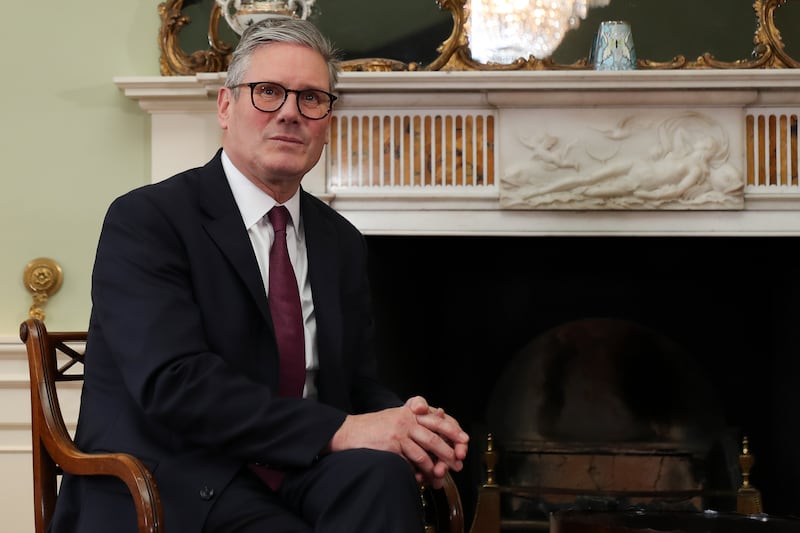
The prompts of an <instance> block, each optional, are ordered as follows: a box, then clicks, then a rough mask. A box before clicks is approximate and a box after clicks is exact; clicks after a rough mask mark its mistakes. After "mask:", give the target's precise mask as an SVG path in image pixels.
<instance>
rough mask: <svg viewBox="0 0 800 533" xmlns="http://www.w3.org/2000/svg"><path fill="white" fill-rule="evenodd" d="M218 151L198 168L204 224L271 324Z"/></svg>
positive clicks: (262, 288) (244, 231)
mask: <svg viewBox="0 0 800 533" xmlns="http://www.w3.org/2000/svg"><path fill="white" fill-rule="evenodd" d="M220 154H221V152H218V153H217V155H216V157H214V159H212V160H211V161H210V162H209V163H208V164H207V165H206V166H205V167H203V168H202V169H201V170H200V172H201V173H202V179H200V180H198V182H199V183H200V184H201V185H200V186H201V187H202V190H201V191H200V201H201V204H202V207H203V210H204V211H205V212H206V213H207V214H208V220H207V221H206V222H205V223H204V224H203V226H204V228H205V230H206V231H207V232H208V234H209V236H210V237H211V239H212V240H213V241H214V242H215V243H216V245H217V246H218V247H219V249H220V251H221V252H222V254H223V255H224V256H225V257H226V258H227V259H228V261H229V263H230V265H231V268H232V269H233V270H234V271H235V272H236V274H237V275H238V276H239V278H240V279H241V280H242V282H243V283H244V285H245V286H246V287H247V290H248V292H249V293H250V295H251V296H252V298H253V300H254V302H255V304H256V306H258V309H259V311H261V314H262V315H263V317H264V319H265V320H266V321H267V322H268V323H270V324H271V323H272V319H271V317H270V314H269V306H268V305H267V298H266V291H265V289H264V281H263V280H262V279H261V272H260V271H259V269H258V262H257V261H256V258H255V255H254V253H253V246H252V244H251V243H250V237H249V236H248V235H247V230H246V229H245V228H244V224H243V223H242V215H241V213H239V208H238V207H237V206H236V200H234V198H233V193H232V192H231V189H230V186H229V185H228V181H227V179H226V178H225V172H224V170H223V169H222V162H221V160H220Z"/></svg>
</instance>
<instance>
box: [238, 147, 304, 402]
mask: <svg viewBox="0 0 800 533" xmlns="http://www.w3.org/2000/svg"><path fill="white" fill-rule="evenodd" d="M222 168H223V169H225V176H226V177H227V178H228V184H229V185H230V187H231V191H233V198H234V199H235V200H236V205H237V206H238V207H239V212H240V213H241V215H242V221H244V226H245V228H247V234H248V235H249V236H250V242H251V243H252V244H253V251H254V252H255V254H256V260H257V261H258V268H259V270H261V277H262V279H263V280H264V291H265V292H267V293H269V250H270V248H271V246H272V242H273V240H274V239H275V232H274V231H273V229H272V224H270V223H269V219H268V218H267V213H268V212H269V210H270V209H272V208H273V207H274V206H275V205H276V202H275V200H274V199H273V198H272V197H271V196H270V195H268V194H267V193H265V192H264V191H262V190H261V189H259V188H258V187H256V185H255V184H253V182H251V181H250V180H249V179H247V178H246V177H245V176H244V174H242V173H241V172H240V171H239V169H237V168H236V167H235V166H234V165H233V163H232V162H231V160H230V158H228V155H227V154H226V153H225V152H224V151H223V152H222ZM282 205H284V206H285V207H286V209H288V210H289V215H290V216H291V222H290V223H289V224H287V226H286V244H287V246H288V247H289V259H290V260H291V262H292V266H293V267H294V274H295V277H296V278H297V288H298V290H299V291H300V304H301V305H302V308H303V331H304V334H305V348H306V350H305V351H306V384H305V388H304V389H303V396H305V397H307V398H314V397H316V395H317V390H316V386H315V377H316V374H317V369H318V368H319V364H318V363H319V357H318V355H317V322H316V319H315V317H314V302H313V300H312V297H311V281H310V280H309V277H308V254H307V252H306V241H305V232H304V231H303V221H302V220H301V219H300V192H299V190H298V192H297V194H295V195H294V196H292V197H291V198H290V199H289V200H288V201H286V202H285V203H283V204H282ZM267 296H268V297H269V294H267Z"/></svg>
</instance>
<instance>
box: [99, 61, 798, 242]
mask: <svg viewBox="0 0 800 533" xmlns="http://www.w3.org/2000/svg"><path fill="white" fill-rule="evenodd" d="M224 80H225V73H203V74H197V75H194V76H176V77H161V76H150V77H117V78H115V79H114V82H115V83H116V85H117V86H118V87H119V88H120V89H121V90H122V91H123V92H124V94H125V96H127V97H128V98H131V99H133V100H136V101H138V103H139V105H140V107H141V108H142V109H143V110H145V111H146V112H148V113H149V114H150V115H151V127H152V130H151V135H152V162H151V170H152V178H153V180H154V181H157V180H159V179H163V178H164V177H166V176H169V175H172V174H174V173H175V172H178V171H180V170H183V169H184V168H188V167H191V166H197V165H200V164H203V163H204V162H205V161H206V160H207V159H208V157H209V155H210V154H212V153H213V152H214V151H215V150H216V149H217V148H218V146H219V140H220V133H219V126H218V124H217V122H216V115H215V111H216V109H215V102H216V94H217V91H218V89H219V87H220V86H221V85H222V84H223V83H224ZM337 92H338V93H339V95H340V100H339V101H338V102H337V108H336V116H337V117H338V120H340V121H341V122H342V125H343V126H347V125H348V124H350V126H349V127H341V126H340V128H341V132H340V133H341V134H342V135H350V136H353V135H360V137H358V138H355V137H352V138H350V137H348V138H345V137H342V138H341V139H339V142H338V143H337V142H336V141H335V140H334V142H332V144H331V145H330V146H329V148H328V150H327V151H326V157H325V158H324V160H323V161H321V162H320V164H319V165H317V167H316V168H315V169H313V170H312V171H311V173H309V175H307V176H306V178H305V180H304V187H305V188H306V189H307V190H309V191H310V192H312V193H314V194H316V195H318V196H320V197H322V198H324V199H326V200H327V201H329V202H330V203H331V205H333V207H334V208H336V209H337V210H338V211H340V212H341V213H342V214H344V215H345V216H346V217H347V218H349V219H350V220H351V221H353V222H354V223H355V224H356V225H357V226H358V227H359V228H360V229H361V230H362V231H364V232H365V233H367V234H415V235H443V234H446V235H720V236H722V235H726V236H727V235H754V236H755V235H780V236H792V235H800V184H798V176H797V172H798V169H797V160H798V154H797V151H798V148H797V117H798V115H800V71H799V70H794V69H767V70H677V71H670V70H642V71H627V72H594V71H536V72H531V71H514V72H500V71H491V72H460V71H458V72H455V71H453V72H385V73H377V72H364V73H359V72H345V73H342V74H341V76H340V83H339V85H338V87H337ZM688 114H693V115H694V116H701V117H702V118H703V120H705V121H707V122H708V123H709V124H711V123H713V124H714V127H715V128H717V129H716V130H715V131H724V132H725V133H724V135H725V139H724V142H725V143H726V145H728V148H729V155H728V159H727V163H729V164H730V165H732V166H733V167H735V168H737V169H739V171H740V173H742V174H744V175H745V178H744V179H745V181H744V183H745V185H744V187H743V190H742V191H741V193H740V195H741V198H740V205H739V206H737V207H736V208H734V209H730V208H727V207H725V208H720V207H719V206H717V207H714V206H712V208H692V209H682V208H675V206H672V208H668V209H664V208H657V209H638V210H637V209H615V210H612V209H608V208H605V209H585V208H575V209H570V208H564V207H563V206H562V207H560V208H557V209H544V208H541V207H536V208H534V207H530V206H523V208H519V206H517V207H516V208H509V207H508V206H509V205H510V204H511V203H512V202H509V201H508V198H506V197H504V194H506V193H505V192H504V189H503V184H504V183H505V182H506V181H507V178H508V176H509V174H510V173H511V169H513V168H516V167H518V166H519V165H520V164H521V163H524V162H525V161H527V160H529V159H531V156H530V155H529V153H528V152H527V151H526V146H527V145H525V146H523V144H524V143H521V141H524V140H529V139H531V138H534V137H541V136H548V137H551V138H554V139H557V140H558V139H559V138H561V140H568V141H570V142H569V143H567V142H564V143H562V144H569V146H570V147H571V146H572V145H573V144H575V143H577V146H578V148H579V149H580V150H585V151H586V152H587V153H588V152H589V151H594V152H598V151H599V148H598V145H597V144H596V140H589V141H587V140H586V139H585V138H588V135H589V133H590V132H593V131H595V130H598V129H599V128H598V125H602V124H605V125H608V124H612V125H613V124H614V122H615V121H619V120H620V119H622V118H624V117H634V118H636V119H637V120H638V121H639V122H643V121H645V119H646V121H647V122H648V123H650V124H654V125H656V126H658V125H661V126H663V125H665V124H671V123H672V122H673V121H674V120H676V117H681V116H687V115H688ZM462 116H463V117H464V118H463V123H462V122H461V120H462ZM442 117H445V118H442ZM450 117H454V118H452V120H453V121H454V122H453V124H457V126H455V125H454V126H452V127H451V129H452V130H454V131H456V132H457V133H456V134H453V140H452V144H453V146H452V147H451V148H452V150H451V151H452V153H453V156H452V157H453V161H451V162H448V160H447V157H449V155H448V153H447V151H448V150H450V148H448V146H449V145H447V143H448V142H451V139H450V138H449V137H447V135H450V132H449V131H448V132H445V129H446V126H445V121H446V120H448V121H449V120H451V118H450ZM391 121H397V123H398V124H402V128H405V134H406V143H407V144H406V145H403V144H402V143H401V144H399V146H400V148H402V149H405V150H413V147H410V146H409V144H408V143H411V142H417V143H420V144H419V147H418V149H419V150H420V153H419V154H416V155H414V154H412V155H406V156H405V159H406V161H405V164H406V165H410V166H411V168H410V169H409V168H405V169H404V172H405V173H406V175H405V176H400V177H399V178H391V179H398V180H399V181H398V182H396V183H395V182H394V181H393V182H392V183H385V182H384V179H387V180H388V179H390V178H385V175H388V174H389V173H391V169H390V168H389V167H390V166H392V165H395V164H397V165H399V164H400V163H398V162H397V161H396V160H391V161H390V160H389V159H387V160H386V162H385V163H386V164H385V165H384V163H383V162H381V161H379V160H380V159H382V158H384V157H386V158H390V156H388V155H385V154H390V153H395V152H398V150H399V149H400V148H397V149H396V148H394V147H393V148H392V149H391V150H390V149H389V148H387V146H388V143H389V140H390V139H389V138H390V136H389V133H386V132H387V131H388V130H389V129H391V128H389V126H388V124H390V123H394V122H391ZM456 121H457V122H456ZM467 126H470V127H473V126H474V127H476V128H477V129H476V130H475V131H476V132H477V133H473V134H472V137H469V136H468V135H470V134H469V133H463V132H462V127H463V129H465V128H466V127H467ZM359 128H361V130H360V132H358V130H359ZM481 128H483V129H481ZM758 128H761V129H758ZM652 129H655V126H654V128H652ZM381 130H383V132H381ZM408 130H412V132H411V134H410V135H411V137H408V135H409V131H408ZM440 130H441V131H440ZM397 131H398V132H400V131H401V130H400V129H398V130H397ZM571 132H575V136H574V138H573V136H572V133H571ZM759 132H760V133H759ZM445 133H447V135H445ZM641 133H642V134H645V133H648V132H645V131H644V130H642V131H641ZM648 134H651V135H652V134H653V132H652V131H650V132H649V133H648ZM461 135H467V137H465V138H463V139H462V138H461ZM637 135H638V133H637ZM759 135H760V136H759ZM456 136H458V137H457V138H456ZM440 137H441V138H440ZM445 137H447V138H445ZM640 137H641V136H640ZM609 138H610V137H609ZM656 138H657V137H656ZM353 139H355V140H353ZM392 141H395V139H394V138H392ZM426 142H427V144H426ZM639 142H640V144H641V141H639ZM480 143H484V144H483V145H482V146H481V145H480ZM592 143H595V144H592ZM361 144H363V147H362V146H357V145H361ZM372 144H374V145H375V146H374V147H373V148H372V149H370V146H369V145H372ZM439 144H444V145H445V147H444V148H442V147H441V146H439ZM432 145H435V146H432ZM469 145H474V146H477V148H476V149H475V150H476V151H474V154H473V156H470V155H465V156H464V158H467V159H468V158H469V157H473V159H472V160H469V161H467V163H464V166H463V169H462V167H461V166H460V165H462V161H461V159H460V158H461V157H462V151H467V149H469V148H471V147H472V146H469ZM336 146H338V150H339V152H336V153H334V150H333V149H334V147H336ZM620 146H623V149H622V153H623V154H625V153H626V150H627V154H628V155H630V154H632V153H638V152H635V150H636V148H634V146H633V145H632V144H631V145H630V146H629V147H628V148H625V147H624V145H622V144H621V145H618V146H617V148H616V149H617V151H618V152H619V147H620ZM343 147H346V149H345V148H343ZM362 148H363V151H359V150H362ZM436 150H441V151H440V152H438V153H437V152H436ZM575 150H576V151H577V150H578V149H577V148H576V149H575ZM753 150H756V152H753ZM487 153H488V154H489V155H487ZM573 153H576V152H573ZM416 157H419V160H418V161H417V160H416V159H414V158H416ZM620 157H621V156H620ZM770 157H772V158H773V159H776V161H772V160H771V159H770ZM402 158H403V156H402V155H400V156H397V160H400V159H402ZM456 158H459V159H458V161H456ZM760 158H761V159H760ZM765 158H766V159H765ZM342 161H344V163H343V162H342ZM409 161H411V162H410V163H409ZM597 161H601V160H600V159H598V158H595V159H594V160H592V161H590V163H591V164H594V165H596V166H598V168H600V166H599V165H601V164H606V161H604V160H603V161H601V162H600V163H598V162H597ZM415 162H416V165H417V167H416V168H414V164H415ZM612 163H613V161H612ZM343 164H344V165H345V166H342V165H343ZM347 165H349V166H347ZM426 165H427V166H429V167H433V170H431V169H430V168H428V169H426V168H424V167H426ZM448 165H450V166H448ZM792 165H794V166H792ZM473 166H474V168H473ZM575 166H576V168H577V165H575ZM440 167H446V168H440ZM468 167H469V168H468ZM398 168H399V167H398ZM582 168H587V167H586V164H585V162H584V163H582ZM401 170H403V169H401ZM462 170H463V176H462V177H461V178H459V179H460V180H461V181H459V182H458V183H455V182H454V183H446V182H445V180H446V179H450V178H448V177H447V176H449V175H450V174H452V173H458V172H462ZM589 170H591V169H589ZM589 170H584V172H589ZM468 172H473V173H475V175H476V176H477V178H475V182H474V183H471V182H468V178H467V174H468ZM426 173H427V174H426ZM759 173H761V174H764V175H766V178H765V177H764V176H761V177H759ZM546 177H547V176H545V178H546ZM453 179H454V180H455V178H453ZM536 179H542V178H540V177H537V178H536ZM403 180H405V181H403ZM426 180H428V181H426ZM759 180H766V181H759Z"/></svg>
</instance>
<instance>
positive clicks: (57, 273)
mask: <svg viewBox="0 0 800 533" xmlns="http://www.w3.org/2000/svg"><path fill="white" fill-rule="evenodd" d="M22 281H23V282H24V283H25V287H26V288H27V289H28V291H29V292H30V293H31V294H32V295H33V304H31V307H30V310H29V311H28V314H29V315H30V316H31V317H32V318H38V319H40V320H44V317H45V314H44V306H45V304H46V303H47V300H48V299H49V297H50V296H52V295H53V294H55V293H56V292H58V289H60V288H61V283H62V282H63V281H64V274H63V272H62V271H61V266H60V265H59V264H58V263H56V262H55V261H53V260H52V259H50V258H47V257H39V258H37V259H34V260H32V261H31V262H30V263H28V264H27V265H26V266H25V270H24V272H23V274H22Z"/></svg>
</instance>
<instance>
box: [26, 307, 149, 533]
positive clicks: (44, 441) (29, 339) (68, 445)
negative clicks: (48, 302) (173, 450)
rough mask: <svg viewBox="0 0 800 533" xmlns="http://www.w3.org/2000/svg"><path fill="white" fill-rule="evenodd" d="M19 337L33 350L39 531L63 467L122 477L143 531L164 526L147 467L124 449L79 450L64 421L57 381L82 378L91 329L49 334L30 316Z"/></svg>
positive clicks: (48, 515) (49, 517) (33, 427)
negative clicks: (84, 348) (94, 451)
mask: <svg viewBox="0 0 800 533" xmlns="http://www.w3.org/2000/svg"><path fill="white" fill-rule="evenodd" d="M19 336H20V339H22V342H24V343H25V347H26V348H27V351H28V366H29V369H30V375H31V431H32V434H33V500H34V506H35V525H36V533H44V532H45V531H46V530H47V527H48V526H49V525H50V521H51V520H52V518H53V511H54V509H55V505H56V497H57V493H58V480H59V476H60V475H61V474H62V473H63V472H67V473H69V474H75V475H81V476H114V477H117V478H119V479H120V480H122V481H123V482H124V483H125V484H126V485H127V486H128V490H130V491H131V495H132V496H133V502H134V504H135V506H136V517H137V521H138V524H139V531H140V533H145V532H149V533H158V532H159V531H164V528H163V526H162V524H163V519H162V511H161V500H160V498H159V495H158V488H157V487H156V483H155V481H154V480H153V477H152V476H151V474H150V472H149V471H148V470H147V467H145V465H144V464H143V463H142V462H141V461H140V460H139V459H137V458H136V457H133V456H131V455H128V454H124V453H84V452H82V451H80V450H79V449H78V448H77V447H76V446H75V443H74V442H73V440H72V437H71V436H70V434H69V432H68V431H67V427H66V425H65V424H64V417H63V416H62V414H61V406H60V403H59V399H58V390H57V388H56V384H57V383H58V382H64V381H82V380H83V348H82V346H83V343H85V341H86V332H85V331H83V332H69V333H48V332H47V329H46V328H45V325H44V322H42V321H41V320H38V319H34V318H31V319H28V320H26V321H25V322H23V323H22V325H21V326H20V332H19ZM76 345H78V346H76ZM59 359H61V361H63V362H60V361H59Z"/></svg>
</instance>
